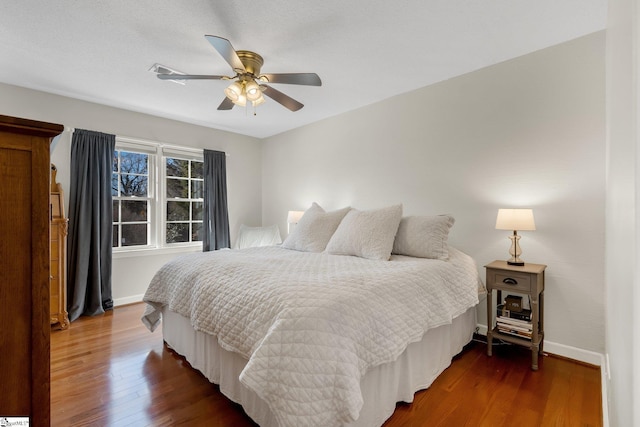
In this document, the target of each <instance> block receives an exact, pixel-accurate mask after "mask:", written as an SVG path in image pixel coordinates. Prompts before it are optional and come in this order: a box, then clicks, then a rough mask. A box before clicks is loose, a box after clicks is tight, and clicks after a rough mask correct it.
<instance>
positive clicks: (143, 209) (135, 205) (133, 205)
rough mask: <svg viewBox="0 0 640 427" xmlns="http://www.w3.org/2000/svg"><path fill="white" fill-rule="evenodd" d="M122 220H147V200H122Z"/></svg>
mask: <svg viewBox="0 0 640 427" xmlns="http://www.w3.org/2000/svg"><path fill="white" fill-rule="evenodd" d="M121 203H122V222H132V221H146V220H147V201H146V200H122V202H121Z"/></svg>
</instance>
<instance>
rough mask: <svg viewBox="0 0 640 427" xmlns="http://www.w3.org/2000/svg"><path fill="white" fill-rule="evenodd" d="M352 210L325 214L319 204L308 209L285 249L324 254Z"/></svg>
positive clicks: (287, 239) (283, 245) (287, 240)
mask: <svg viewBox="0 0 640 427" xmlns="http://www.w3.org/2000/svg"><path fill="white" fill-rule="evenodd" d="M350 209H351V208H350V207H346V208H343V209H339V210H337V211H332V212H325V211H324V209H322V208H321V207H320V206H318V204H317V203H315V202H314V203H313V204H312V205H311V207H310V208H309V209H307V210H306V211H305V213H304V215H302V218H300V221H298V224H296V226H295V228H294V229H293V231H292V232H291V234H289V235H288V236H287V238H286V239H284V243H283V244H282V247H283V248H287V249H294V250H296V251H303V252H322V251H324V248H325V247H326V246H327V242H329V239H331V236H333V233H334V232H335V231H336V228H338V225H339V224H340V221H342V218H344V216H345V215H346V214H347V212H349V210H350Z"/></svg>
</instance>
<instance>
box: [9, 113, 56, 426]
mask: <svg viewBox="0 0 640 427" xmlns="http://www.w3.org/2000/svg"><path fill="white" fill-rule="evenodd" d="M63 129H64V127H63V126H62V125H57V124H52V123H44V122H37V121H33V120H26V119H20V118H15V117H8V116H2V115H0V206H1V212H2V214H1V215H0V272H2V273H1V274H2V275H1V276H0V277H1V278H0V325H2V327H0V349H1V350H0V351H1V354H0V359H1V362H0V416H3V417H8V416H29V418H30V420H31V423H30V425H31V426H49V424H50V397H49V396H50V383H49V381H50V367H49V364H50V354H49V342H50V338H49V337H50V331H51V326H50V323H49V320H50V317H49V218H50V210H49V209H50V208H49V190H50V186H49V176H50V173H49V170H50V163H49V145H50V143H51V139H52V138H53V137H55V136H56V135H58V134H60V133H61V132H62V131H63Z"/></svg>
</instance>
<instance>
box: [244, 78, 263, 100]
mask: <svg viewBox="0 0 640 427" xmlns="http://www.w3.org/2000/svg"><path fill="white" fill-rule="evenodd" d="M244 90H245V92H246V94H247V99H248V100H249V101H256V100H257V99H259V98H261V97H262V91H261V90H260V86H258V83H256V82H255V81H253V80H249V81H248V82H246V84H245V88H244Z"/></svg>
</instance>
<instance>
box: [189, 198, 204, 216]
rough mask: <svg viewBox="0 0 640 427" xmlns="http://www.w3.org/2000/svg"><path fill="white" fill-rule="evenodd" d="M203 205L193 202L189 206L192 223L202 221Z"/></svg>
mask: <svg viewBox="0 0 640 427" xmlns="http://www.w3.org/2000/svg"><path fill="white" fill-rule="evenodd" d="M203 205H204V203H202V202H193V203H192V204H191V219H192V220H193V221H202V209H203Z"/></svg>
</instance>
